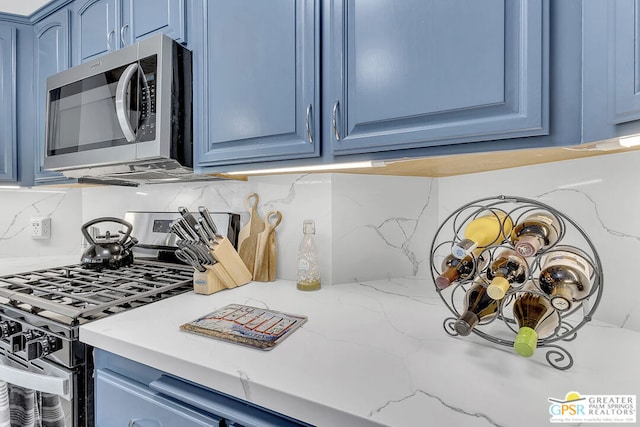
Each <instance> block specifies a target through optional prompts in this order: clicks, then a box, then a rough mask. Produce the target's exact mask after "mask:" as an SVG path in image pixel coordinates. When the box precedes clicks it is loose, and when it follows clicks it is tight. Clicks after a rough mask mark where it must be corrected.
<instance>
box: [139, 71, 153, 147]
mask: <svg viewBox="0 0 640 427" xmlns="http://www.w3.org/2000/svg"><path fill="white" fill-rule="evenodd" d="M154 77H155V76H154V74H148V75H146V76H144V79H145V81H146V83H147V84H145V85H144V86H143V87H142V88H141V93H140V101H141V105H140V127H139V129H138V138H137V139H138V141H153V140H154V139H156V81H155V78H154Z"/></svg>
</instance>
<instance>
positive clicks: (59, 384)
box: [0, 364, 71, 400]
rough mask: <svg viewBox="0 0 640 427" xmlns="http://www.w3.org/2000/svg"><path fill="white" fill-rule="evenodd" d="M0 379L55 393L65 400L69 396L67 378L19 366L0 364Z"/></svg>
mask: <svg viewBox="0 0 640 427" xmlns="http://www.w3.org/2000/svg"><path fill="white" fill-rule="evenodd" d="M0 379H1V380H3V381H4V382H6V383H8V384H14V385H17V386H19V387H24V388H28V389H32V390H36V391H40V392H45V393H50V394H55V395H57V396H60V397H63V398H65V399H67V400H68V399H70V398H71V391H70V390H69V380H68V379H67V378H58V377H51V376H48V375H42V374H36V373H33V372H29V371H25V370H23V369H20V368H14V367H11V366H6V365H3V364H0Z"/></svg>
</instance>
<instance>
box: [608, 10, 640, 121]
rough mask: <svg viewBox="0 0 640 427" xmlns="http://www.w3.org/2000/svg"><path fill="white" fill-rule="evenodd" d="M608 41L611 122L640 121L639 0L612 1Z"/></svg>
mask: <svg viewBox="0 0 640 427" xmlns="http://www.w3.org/2000/svg"><path fill="white" fill-rule="evenodd" d="M608 3H609V17H610V20H611V23H610V25H609V28H610V32H611V34H610V35H609V36H610V37H609V40H611V42H612V43H613V51H614V54H613V61H612V62H613V63H612V68H613V70H612V73H611V74H610V76H612V78H611V77H610V91H609V94H610V104H611V106H612V108H611V109H610V112H611V114H610V119H611V121H612V122H613V123H623V122H629V121H632V120H638V119H640V66H639V65H638V64H640V0H615V1H609V2H608Z"/></svg>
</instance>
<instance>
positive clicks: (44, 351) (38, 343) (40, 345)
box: [27, 335, 62, 360]
mask: <svg viewBox="0 0 640 427" xmlns="http://www.w3.org/2000/svg"><path fill="white" fill-rule="evenodd" d="M61 348H62V340H61V339H60V338H58V337H53V336H51V335H45V336H42V337H38V338H35V339H33V340H31V341H27V360H33V359H39V358H41V357H44V356H47V355H49V354H51V353H53V352H55V351H58V350H60V349H61Z"/></svg>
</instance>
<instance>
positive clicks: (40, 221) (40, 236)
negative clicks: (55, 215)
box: [31, 217, 51, 240]
mask: <svg viewBox="0 0 640 427" xmlns="http://www.w3.org/2000/svg"><path fill="white" fill-rule="evenodd" d="M31 238H32V239H34V240H48V239H50V238H51V218H49V217H39V218H31Z"/></svg>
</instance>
